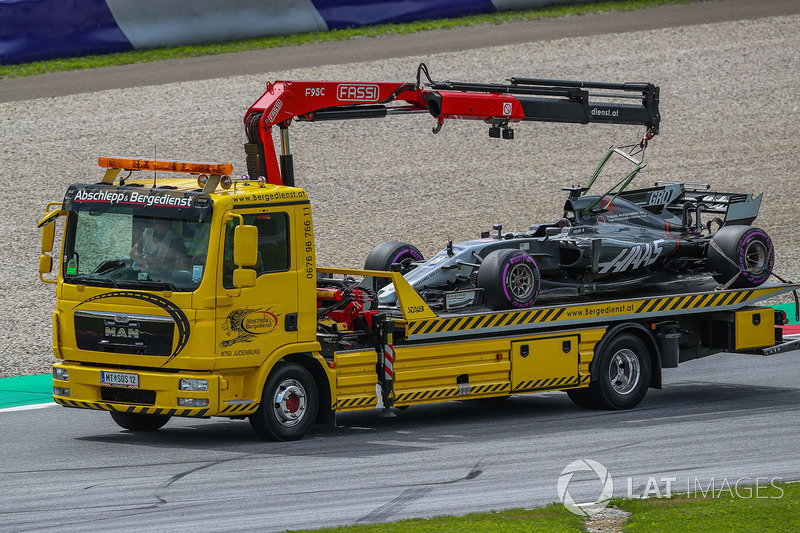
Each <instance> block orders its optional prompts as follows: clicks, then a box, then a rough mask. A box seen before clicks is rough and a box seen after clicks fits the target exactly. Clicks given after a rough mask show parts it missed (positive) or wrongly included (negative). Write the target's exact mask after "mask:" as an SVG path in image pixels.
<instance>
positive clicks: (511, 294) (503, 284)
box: [476, 249, 541, 311]
mask: <svg viewBox="0 0 800 533" xmlns="http://www.w3.org/2000/svg"><path fill="white" fill-rule="evenodd" d="M476 281H477V286H478V287H479V288H481V289H483V301H484V303H485V304H486V306H487V307H488V308H489V309H492V310H493V311H499V310H501V309H514V308H518V309H521V308H525V307H530V306H532V305H533V304H534V303H535V302H536V298H537V297H538V296H539V286H540V281H541V280H540V279H539V267H538V266H536V261H534V260H533V258H532V257H531V256H529V255H528V254H526V253H525V252H523V251H522V250H511V249H506V250H495V251H494V252H492V253H490V254H489V255H487V256H486V259H484V260H483V263H481V267H480V269H479V270H478V278H477V280H476Z"/></svg>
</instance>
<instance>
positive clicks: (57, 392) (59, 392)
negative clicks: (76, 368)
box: [53, 387, 70, 398]
mask: <svg viewBox="0 0 800 533" xmlns="http://www.w3.org/2000/svg"><path fill="white" fill-rule="evenodd" d="M69 394H70V391H69V389H67V388H65V387H53V396H63V397H65V398H69Z"/></svg>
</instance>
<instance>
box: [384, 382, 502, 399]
mask: <svg viewBox="0 0 800 533" xmlns="http://www.w3.org/2000/svg"><path fill="white" fill-rule="evenodd" d="M510 387H511V384H510V383H507V382H506V383H488V384H486V385H475V386H474V387H470V388H469V389H468V390H469V392H467V393H464V392H461V390H463V389H459V388H458V387H445V388H443V389H427V390H421V391H420V390H418V391H415V392H401V393H399V394H397V395H396V396H395V398H394V401H395V403H399V402H414V401H424V400H438V399H441V398H453V397H455V396H475V395H480V394H492V393H498V392H503V391H505V390H507V389H509V388H510Z"/></svg>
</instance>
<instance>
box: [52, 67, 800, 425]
mask: <svg viewBox="0 0 800 533" xmlns="http://www.w3.org/2000/svg"><path fill="white" fill-rule="evenodd" d="M420 72H422V73H426V70H422V68H421V70H420ZM578 83H580V85H577V84H578ZM587 87H588V88H589V89H597V90H600V91H603V90H612V91H623V92H627V93H632V94H634V95H637V98H634V99H633V101H634V103H630V100H631V99H630V98H629V96H630V95H629V94H626V96H628V99H627V100H624V102H623V103H607V102H605V101H603V102H601V103H595V102H594V101H593V100H592V99H590V96H591V95H592V93H590V92H589V90H588V89H587ZM657 104H658V88H657V87H654V86H653V85H651V84H642V83H633V84H599V83H598V84H591V83H588V84H587V83H586V82H574V83H570V82H566V81H563V80H559V81H553V80H531V79H526V78H517V79H512V83H511V85H508V86H506V85H500V86H497V85H491V86H485V85H481V84H462V85H457V84H451V83H450V82H445V83H444V84H441V83H440V84H437V83H431V84H427V85H426V84H422V83H421V82H420V79H419V74H418V77H417V83H415V84H414V83H361V82H276V83H274V84H269V85H268V87H267V91H266V92H265V93H264V95H263V96H262V97H261V98H260V99H259V100H258V101H257V102H256V103H255V104H254V105H253V106H252V107H251V108H250V110H249V111H248V113H247V116H246V118H245V126H246V130H247V134H248V138H249V141H250V142H248V143H247V144H246V145H245V150H246V153H247V163H248V171H249V174H250V176H254V178H252V179H251V178H250V177H247V176H245V177H243V178H239V179H236V178H231V177H230V174H231V173H232V171H233V167H232V165H229V164H218V163H195V162H181V161H161V160H150V159H136V158H122V157H101V158H100V159H99V165H100V167H102V168H104V169H105V174H104V175H103V176H102V178H101V179H100V181H98V182H92V183H76V184H73V185H71V186H70V187H69V188H68V190H67V191H66V194H65V196H64V199H63V201H62V202H58V203H52V204H49V205H48V206H47V209H46V215H45V217H44V218H43V219H42V220H41V222H40V223H39V225H40V227H42V229H43V233H42V246H41V252H42V254H41V256H40V261H39V272H40V277H41V278H42V280H43V281H45V282H50V283H54V284H55V286H56V299H57V303H56V309H55V311H54V312H53V350H54V353H55V356H56V358H57V362H56V363H55V364H54V366H53V395H54V399H55V401H56V402H57V403H59V404H61V405H63V406H66V407H72V408H82V409H95V410H101V411H108V412H110V414H111V416H112V418H113V419H114V421H115V422H116V423H117V424H119V425H120V426H121V427H123V428H126V429H129V430H134V431H152V430H156V429H159V428H160V427H162V426H163V425H164V424H166V423H167V422H168V421H169V419H170V418H171V417H173V416H179V417H195V418H208V417H228V418H233V419H244V418H249V420H250V423H251V425H252V427H253V429H254V430H255V431H256V432H257V433H258V434H259V435H261V436H262V437H264V438H266V439H270V440H294V439H299V438H302V437H303V436H304V435H305V434H306V433H307V432H308V431H309V430H310V429H311V427H312V426H313V425H314V423H335V414H336V413H339V412H344V411H353V410H364V409H384V410H386V409H393V408H402V407H406V406H411V405H416V404H423V403H432V402H442V401H449V400H461V399H471V398H489V397H506V396H509V395H513V394H522V393H532V392H538V391H552V390H564V391H566V392H567V393H568V394H569V397H570V398H571V399H572V400H573V401H574V402H575V403H576V404H578V405H581V406H585V407H596V408H606V409H627V408H632V407H634V406H636V405H637V404H638V403H639V402H640V401H641V400H642V398H643V397H644V395H645V393H646V392H647V390H648V388H650V387H655V388H660V387H661V376H662V369H664V368H671V367H675V366H677V365H678V364H679V363H680V362H683V361H686V360H690V359H695V358H699V357H704V356H707V355H711V354H713V353H718V352H723V351H739V352H754V353H762V354H768V353H775V352H777V351H782V350H785V349H788V348H790V347H795V345H794V344H789V343H782V339H781V336H780V329H778V328H776V327H775V326H776V325H780V324H782V323H783V320H784V318H785V317H784V316H782V315H781V314H780V313H776V312H775V311H774V310H773V309H772V308H770V307H760V306H757V305H756V303H757V302H759V301H761V300H764V299H766V298H770V297H774V296H776V295H779V294H782V293H785V292H788V291H792V290H794V289H796V288H797V286H796V285H792V284H788V283H775V284H762V285H759V286H749V287H739V288H737V287H735V285H731V286H728V287H725V286H723V287H719V286H717V285H716V284H712V285H707V286H697V285H691V286H689V287H686V286H684V287H683V288H681V286H680V284H668V285H667V286H666V288H665V287H661V288H658V287H656V288H654V289H653V291H652V292H650V293H639V294H636V295H635V296H631V295H630V294H624V293H623V294H620V293H619V292H615V293H609V294H601V295H600V297H598V296H597V295H580V296H578V297H575V298H570V299H563V298H562V299H559V298H546V297H544V298H541V299H540V300H539V301H537V302H536V303H535V304H533V305H528V306H525V307H521V308H520V307H513V306H512V307H509V308H507V309H490V308H488V307H486V306H484V305H481V301H480V298H474V299H473V301H472V303H471V304H470V305H467V304H466V303H465V301H464V300H463V298H461V297H462V296H463V295H462V294H459V295H457V296H458V297H459V298H461V299H456V300H453V302H454V305H442V306H439V307H437V306H435V305H433V304H432V303H431V301H429V300H427V299H426V298H424V297H423V295H421V294H420V292H419V291H417V290H415V288H413V287H412V286H411V285H410V284H409V283H408V282H407V280H406V279H405V278H404V276H403V274H402V273H401V272H400V265H399V264H398V263H396V262H394V261H391V262H389V263H388V264H386V265H385V267H386V269H385V270H384V269H380V270H369V269H365V270H354V269H337V268H323V267H318V266H317V264H316V255H315V240H314V227H313V220H312V214H311V201H310V199H309V198H308V195H307V194H306V192H305V191H304V190H303V189H301V188H298V187H296V186H294V173H293V170H292V156H291V153H290V152H289V138H288V127H289V125H290V124H291V122H292V120H306V121H314V120H326V119H350V118H354V119H355V118H371V117H383V116H389V115H393V114H403V113H420V112H425V113H429V114H431V115H433V117H434V118H436V119H437V125H436V127H435V128H434V131H436V130H437V128H441V125H442V123H443V121H444V120H446V119H474V120H481V121H483V122H486V123H488V124H489V127H490V135H491V136H493V137H500V136H502V137H503V138H506V139H509V138H513V130H511V128H510V127H509V125H510V124H513V123H515V122H520V121H523V120H544V121H562V122H575V123H588V122H605V123H622V124H642V125H645V126H646V127H647V128H648V132H649V133H651V134H654V133H657V131H658V120H659V116H658V106H657ZM273 125H277V126H278V127H279V138H280V147H281V152H280V156H279V157H276V154H275V153H274V152H275V150H274V149H273V144H272V135H271V134H272V126H273ZM134 172H141V173H142V174H141V175H137V176H136V177H134V178H132V177H131V176H132V175H133V173H134ZM145 172H146V174H145ZM156 172H160V173H161V177H159V178H157V179H156V178H152V177H151V175H152V174H151V173H156ZM165 173H167V175H169V176H173V177H170V178H166V177H164V175H165ZM662 190H663V189H662ZM59 217H61V219H62V220H64V225H63V227H64V231H63V238H62V239H61V241H62V245H61V249H60V253H59V254H58V255H57V256H55V257H57V259H58V261H57V269H56V270H57V272H56V275H55V279H52V278H53V276H52V275H51V274H50V273H51V272H52V270H53V257H54V255H53V247H54V241H55V233H56V227H57V224H56V223H55V222H56V220H57V219H58V218H59ZM387 284H391V286H392V287H393V294H394V300H393V301H392V302H391V304H382V303H381V302H380V301H379V300H378V298H377V297H376V295H377V293H378V291H379V290H380V289H381V288H385V287H386V286H387ZM480 293H481V290H480V289H476V290H475V291H472V293H471V294H472V297H475V296H479V295H480ZM451 303H452V302H451ZM467 303H469V302H467ZM434 309H436V311H434Z"/></svg>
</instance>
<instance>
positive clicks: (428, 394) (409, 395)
mask: <svg viewBox="0 0 800 533" xmlns="http://www.w3.org/2000/svg"><path fill="white" fill-rule="evenodd" d="M452 396H458V387H447V388H444V389H428V390H423V391H416V392H401V393H399V394H397V395H395V397H394V401H395V403H398V402H413V401H421V400H434V399H437V398H450V397H452Z"/></svg>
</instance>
